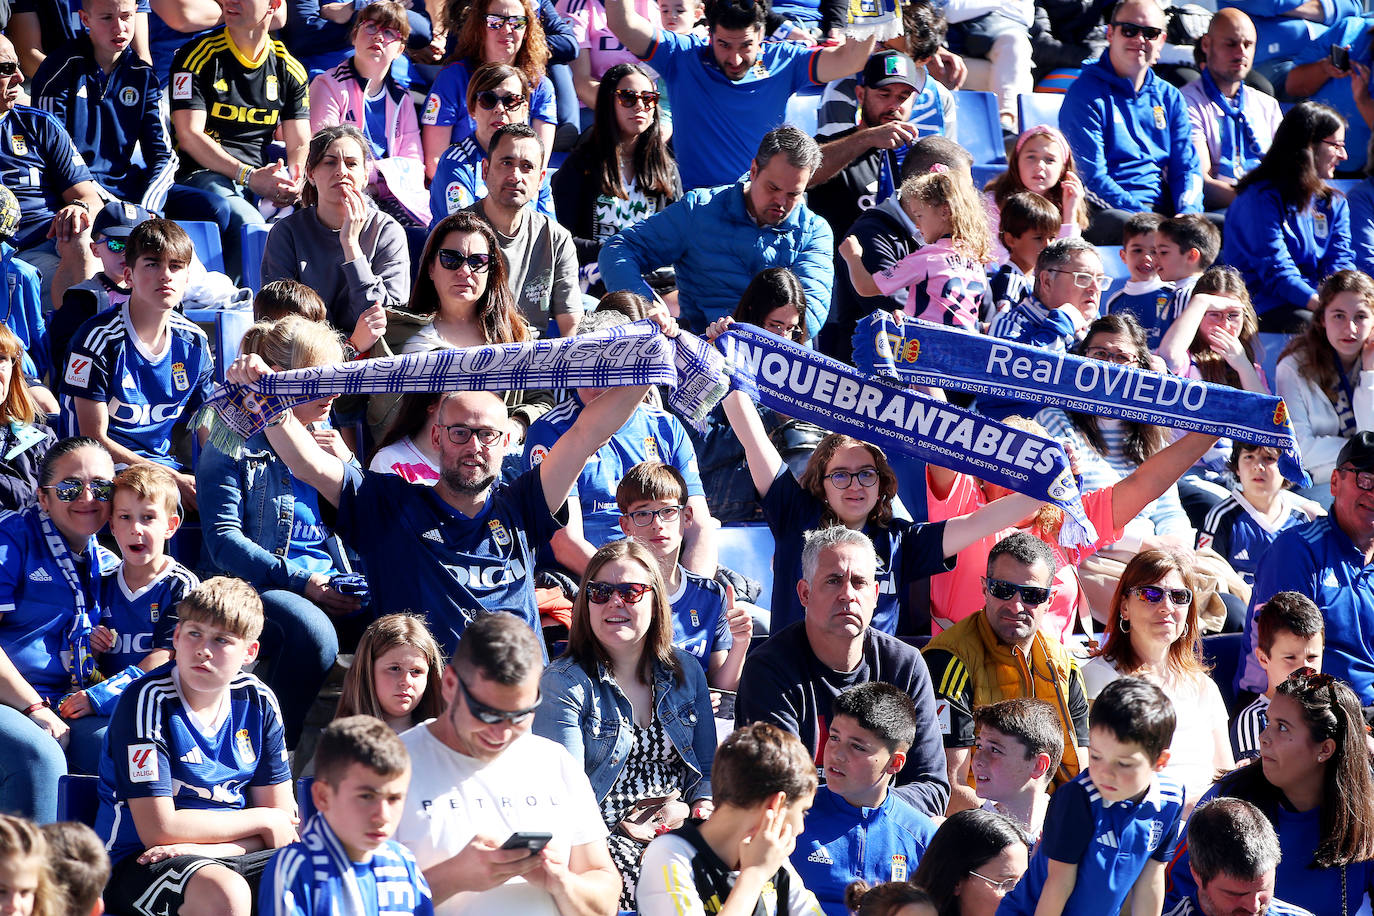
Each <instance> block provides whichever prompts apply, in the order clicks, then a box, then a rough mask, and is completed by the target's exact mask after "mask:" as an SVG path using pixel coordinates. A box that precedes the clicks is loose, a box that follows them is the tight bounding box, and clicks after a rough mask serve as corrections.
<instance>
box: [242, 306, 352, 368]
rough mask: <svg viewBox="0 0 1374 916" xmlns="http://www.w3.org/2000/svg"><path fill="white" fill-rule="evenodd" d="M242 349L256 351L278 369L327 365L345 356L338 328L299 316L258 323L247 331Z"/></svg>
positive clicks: (341, 359) (244, 351)
mask: <svg viewBox="0 0 1374 916" xmlns="http://www.w3.org/2000/svg"><path fill="white" fill-rule="evenodd" d="M240 351H241V352H243V353H256V354H257V355H258V356H261V357H262V358H263V359H264V360H266V361H267V364H268V365H269V366H272V367H274V368H277V369H302V368H305V367H307V366H324V365H328V364H329V363H341V362H343V358H344V351H343V344H342V343H341V342H340V339H339V333H338V332H337V331H335V330H334V329H333V328H331V327H330V326H329V325H327V324H323V323H321V322H318V321H310V320H308V319H306V318H302V317H301V316H299V315H287V316H286V317H285V318H278V319H277V320H276V321H259V322H257V323H256V324H254V325H253V326H252V327H251V328H249V329H248V330H247V331H245V332H244V335H243V344H242V345H241V347H240Z"/></svg>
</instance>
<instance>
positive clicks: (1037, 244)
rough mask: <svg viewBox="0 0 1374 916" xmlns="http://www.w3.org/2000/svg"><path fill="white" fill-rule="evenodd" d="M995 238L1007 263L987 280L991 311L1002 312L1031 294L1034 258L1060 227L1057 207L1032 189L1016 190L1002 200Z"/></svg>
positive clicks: (985, 316) (992, 312)
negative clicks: (1003, 249)
mask: <svg viewBox="0 0 1374 916" xmlns="http://www.w3.org/2000/svg"><path fill="white" fill-rule="evenodd" d="M997 228H998V236H997V239H998V241H1000V242H1001V243H1002V245H1003V246H1005V247H1006V249H1007V263H1005V264H1003V265H1002V266H1001V267H1000V268H998V269H997V272H996V273H995V274H993V276H992V280H991V281H990V282H989V284H988V293H989V295H988V303H987V304H988V305H990V306H991V309H992V311H991V314H985V315H984V316H983V320H984V321H985V322H986V321H990V320H991V319H992V315H995V314H998V313H1001V312H1005V311H1006V310H1007V309H1009V308H1011V307H1012V306H1014V305H1016V304H1017V303H1018V302H1020V301H1021V300H1022V299H1024V298H1026V296H1028V295H1030V291H1031V288H1032V287H1033V286H1034V285H1035V262H1036V259H1037V258H1039V257H1040V252H1042V251H1044V250H1045V246H1046V245H1048V244H1049V242H1050V239H1052V238H1054V237H1055V234H1056V233H1057V232H1058V231H1059V209H1058V208H1057V207H1055V205H1054V204H1052V203H1050V202H1049V201H1048V200H1046V199H1045V198H1044V197H1041V196H1040V195H1039V194H1036V193H1035V192H1034V191H1017V192H1016V193H1015V194H1012V195H1011V196H1010V197H1008V198H1007V199H1006V202H1005V203H1003V204H1002V215H1001V220H1000V223H999V225H998V227H997Z"/></svg>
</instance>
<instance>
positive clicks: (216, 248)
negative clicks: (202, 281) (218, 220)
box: [177, 219, 224, 273]
mask: <svg viewBox="0 0 1374 916" xmlns="http://www.w3.org/2000/svg"><path fill="white" fill-rule="evenodd" d="M177 225H178V226H180V227H181V228H183V229H185V230H186V234H187V235H189V236H190V237H191V245H192V246H193V247H194V248H195V249H196V257H198V258H200V263H202V264H204V265H205V269H206V270H214V271H218V272H219V273H224V240H223V239H221V238H220V235H219V226H218V225H216V224H215V223H211V222H208V221H204V220H197V219H179V220H177Z"/></svg>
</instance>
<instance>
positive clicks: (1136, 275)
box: [1102, 213, 1174, 350]
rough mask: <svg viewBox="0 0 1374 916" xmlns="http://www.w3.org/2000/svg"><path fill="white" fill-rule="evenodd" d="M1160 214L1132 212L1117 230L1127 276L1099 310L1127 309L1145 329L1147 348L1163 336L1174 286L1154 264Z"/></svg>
mask: <svg viewBox="0 0 1374 916" xmlns="http://www.w3.org/2000/svg"><path fill="white" fill-rule="evenodd" d="M1162 222H1164V217H1162V216H1160V215H1159V214H1158V213H1134V214H1132V215H1131V217H1130V219H1128V220H1126V226H1125V228H1124V229H1122V230H1121V251H1120V252H1119V254H1120V256H1121V261H1122V263H1124V264H1125V265H1126V270H1127V271H1128V272H1129V273H1130V279H1129V280H1127V281H1126V282H1125V283H1124V284H1122V285H1121V286H1120V287H1119V288H1118V289H1116V290H1115V291H1114V292H1113V293H1112V294H1111V295H1110V296H1108V297H1107V300H1106V304H1105V305H1104V306H1103V309H1102V311H1103V312H1104V313H1105V314H1108V315H1111V314H1114V313H1116V312H1130V313H1131V314H1132V315H1134V316H1135V318H1136V321H1138V322H1140V326H1141V327H1142V328H1144V329H1145V335H1146V337H1147V338H1148V340H1149V344H1150V349H1151V350H1153V349H1154V348H1155V347H1158V346H1159V342H1160V341H1161V340H1163V339H1164V330H1163V328H1162V327H1161V325H1163V323H1164V322H1166V321H1167V320H1168V318H1169V312H1170V310H1171V309H1172V308H1173V302H1174V289H1173V287H1172V286H1171V285H1169V284H1168V283H1165V282H1164V281H1163V280H1161V279H1160V278H1159V271H1158V270H1157V269H1156V267H1155V241H1156V239H1157V235H1156V233H1157V232H1158V230H1159V224H1160V223H1162Z"/></svg>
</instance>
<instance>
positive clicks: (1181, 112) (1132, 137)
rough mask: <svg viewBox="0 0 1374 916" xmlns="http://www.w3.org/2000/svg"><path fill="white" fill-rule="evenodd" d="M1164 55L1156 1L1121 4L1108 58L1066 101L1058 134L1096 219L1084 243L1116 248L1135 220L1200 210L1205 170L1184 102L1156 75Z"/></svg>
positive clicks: (1088, 69) (1091, 67) (1086, 71)
mask: <svg viewBox="0 0 1374 916" xmlns="http://www.w3.org/2000/svg"><path fill="white" fill-rule="evenodd" d="M1163 47H1164V11H1163V10H1162V9H1160V7H1159V5H1158V4H1157V3H1156V2H1155V0H1121V2H1120V3H1118V4H1117V5H1116V6H1115V8H1114V9H1113V10H1112V13H1111V19H1110V20H1109V24H1108V26H1107V51H1106V52H1105V53H1104V54H1103V55H1102V57H1101V58H1100V59H1099V60H1097V61H1095V62H1094V63H1091V64H1088V65H1087V66H1085V67H1084V68H1083V73H1082V75H1081V76H1079V78H1078V79H1076V80H1074V82H1073V85H1072V86H1070V87H1069V91H1068V93H1067V94H1066V95H1065V96H1064V106H1063V108H1061V109H1060V112H1059V127H1060V129H1061V130H1063V132H1064V136H1066V137H1067V138H1068V140H1069V147H1070V148H1071V149H1072V150H1073V157H1074V160H1075V162H1076V163H1077V166H1078V174H1079V175H1080V176H1081V177H1082V179H1083V185H1084V187H1085V188H1086V189H1087V192H1088V203H1089V204H1090V206H1091V209H1092V212H1093V220H1092V225H1090V226H1089V227H1088V231H1087V232H1086V233H1085V237H1086V238H1087V239H1088V241H1090V242H1092V243H1093V244H1095V245H1116V244H1119V243H1120V242H1121V231H1122V229H1123V228H1124V227H1125V224H1126V219H1127V218H1128V217H1129V216H1130V214H1132V213H1140V212H1144V211H1149V210H1154V211H1156V212H1159V213H1163V214H1164V215H1166V216H1175V215H1177V214H1180V213H1198V212H1201V210H1202V162H1201V160H1200V159H1199V158H1198V154H1197V148H1196V147H1195V146H1193V129H1192V123H1191V122H1190V121H1189V120H1188V106H1187V103H1186V102H1184V100H1183V95H1182V93H1180V92H1179V91H1178V90H1177V89H1175V88H1174V87H1173V86H1171V85H1170V84H1169V83H1167V82H1165V81H1164V79H1162V78H1161V77H1160V76H1158V75H1157V74H1156V73H1155V72H1154V71H1153V69H1152V67H1153V66H1154V64H1155V62H1156V61H1158V60H1159V52H1160V50H1161V49H1162V48H1163Z"/></svg>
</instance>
